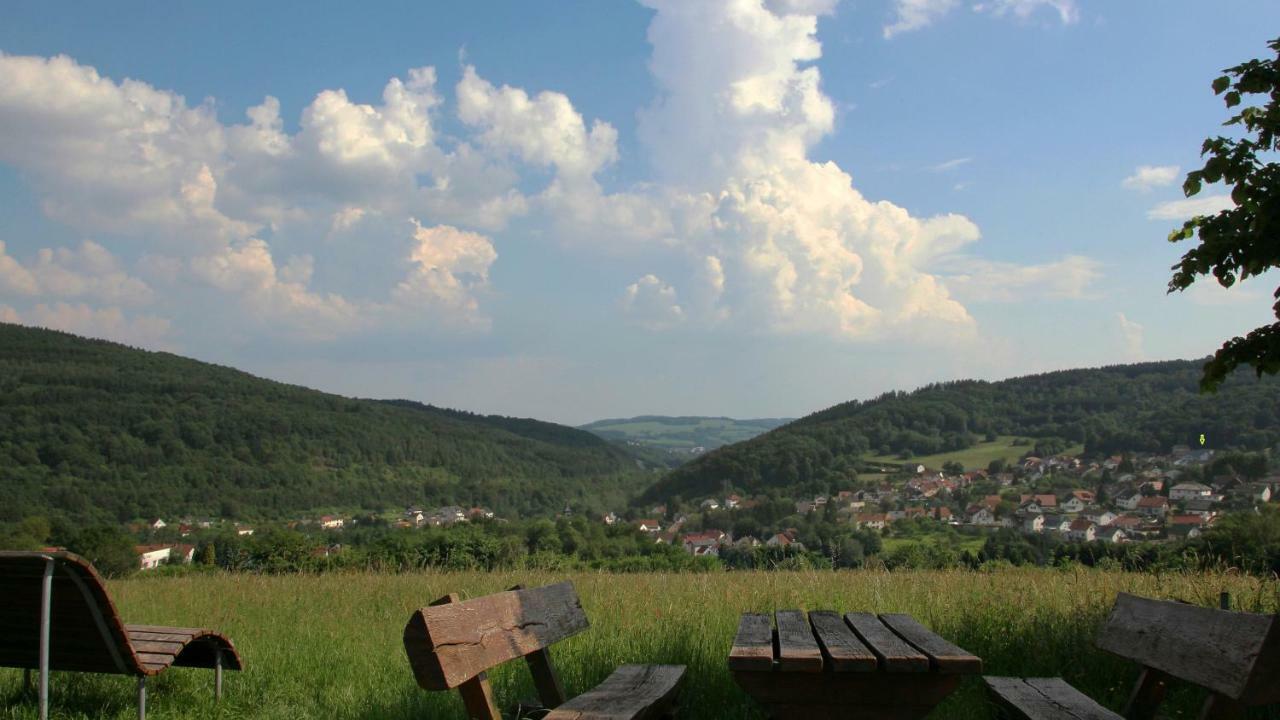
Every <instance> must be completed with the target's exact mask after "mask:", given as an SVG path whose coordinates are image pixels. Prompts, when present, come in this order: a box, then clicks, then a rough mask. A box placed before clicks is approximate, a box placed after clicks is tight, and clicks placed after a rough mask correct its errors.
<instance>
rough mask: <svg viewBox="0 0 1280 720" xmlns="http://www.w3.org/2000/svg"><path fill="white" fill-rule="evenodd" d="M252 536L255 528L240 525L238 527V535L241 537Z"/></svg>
mask: <svg viewBox="0 0 1280 720" xmlns="http://www.w3.org/2000/svg"><path fill="white" fill-rule="evenodd" d="M252 534H253V528H251V527H249V526H248V525H239V524H237V525H236V535H240V536H242V537H243V536H245V535H252Z"/></svg>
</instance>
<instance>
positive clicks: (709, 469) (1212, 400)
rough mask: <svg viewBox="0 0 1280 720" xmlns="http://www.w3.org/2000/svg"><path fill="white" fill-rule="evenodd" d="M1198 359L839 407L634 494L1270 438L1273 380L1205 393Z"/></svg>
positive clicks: (1279, 407)
mask: <svg viewBox="0 0 1280 720" xmlns="http://www.w3.org/2000/svg"><path fill="white" fill-rule="evenodd" d="M1201 365H1202V361H1189V360H1178V361H1169V362H1156V363H1142V364H1137V365H1117V366H1111V367H1104V368H1096V369H1084V370H1064V371H1061V372H1053V373H1045V374H1041V375H1030V376H1026V377H1020V378H1014V379H1010V380H1003V381H1000V382H994V383H992V382H981V381H961V382H951V383H942V384H935V385H929V386H927V387H924V388H921V389H919V390H916V391H914V392H910V393H906V392H891V393H886V394H885V395H882V396H880V397H878V398H875V399H874V400H868V401H865V402H862V401H854V402H847V403H843V404H841V405H836V406H834V407H831V408H828V409H826V410H823V411H821V412H817V413H814V414H812V415H809V416H807V417H804V418H801V419H800V420H797V421H795V422H793V423H791V424H789V425H785V426H783V427H781V428H778V429H777V430H774V431H773V432H770V433H769V434H767V435H762V436H760V437H757V438H754V439H752V440H748V441H746V442H743V443H739V444H737V445H731V446H728V447H724V448H721V449H719V450H717V451H715V452H711V453H708V454H707V455H704V456H702V457H700V458H698V459H696V460H694V461H692V462H689V463H686V464H685V465H683V466H681V467H680V468H678V469H676V470H674V471H672V472H671V473H669V474H667V475H666V476H665V477H664V478H663V479H662V480H660V481H659V482H658V483H657V484H656V485H655V486H654V487H652V488H651V489H650V490H649V491H648V492H647V493H646V495H645V498H644V499H646V500H651V499H655V498H667V497H671V496H674V495H681V496H683V497H684V498H686V499H688V498H695V497H699V496H703V495H707V494H710V493H713V492H716V491H718V490H719V489H720V488H722V487H723V485H724V483H725V482H729V483H730V484H731V485H733V486H734V487H736V488H738V489H739V490H741V491H746V492H760V491H765V490H768V489H777V490H779V491H782V490H789V491H796V492H805V493H808V492H822V491H824V490H831V489H835V488H836V487H837V486H841V485H847V484H848V482H849V481H850V479H851V478H853V477H855V476H856V473H857V471H858V469H859V467H861V465H862V463H863V461H864V460H871V459H872V458H880V459H883V458H889V457H891V458H902V459H905V458H915V457H921V456H926V457H938V456H941V454H944V453H955V452H956V451H963V450H966V449H971V448H976V447H979V446H980V445H982V444H983V443H996V444H998V443H999V442H1000V439H1001V438H1002V437H1003V436H1018V437H1022V438H1031V439H1032V440H1034V441H1035V442H1034V443H1033V444H1032V445H1029V446H1027V447H1025V448H1023V451H1022V453H1018V455H1021V454H1023V453H1025V452H1027V451H1030V450H1035V451H1037V452H1042V453H1055V452H1062V451H1065V450H1068V449H1070V448H1072V447H1073V446H1083V448H1084V450H1085V451H1086V452H1092V453H1114V452H1123V451H1168V450H1169V449H1170V447H1171V446H1173V445H1175V444H1188V445H1198V444H1199V438H1200V435H1201V434H1202V433H1203V434H1204V435H1205V441H1206V446H1207V447H1211V448H1219V449H1225V448H1242V449H1261V448H1267V447H1272V446H1274V445H1276V443H1278V442H1280V378H1277V377H1267V378H1264V379H1261V380H1260V379H1258V378H1257V377H1255V376H1254V375H1253V374H1252V373H1246V372H1243V371H1242V372H1240V373H1237V374H1236V375H1234V376H1233V377H1231V378H1229V379H1228V381H1227V382H1226V383H1224V384H1223V386H1222V388H1221V389H1220V390H1219V392H1218V393H1217V394H1212V395H1201V394H1200V393H1199V391H1198V382H1199V379H1200V373H1201ZM985 449H989V448H985ZM1003 452H1004V451H1003V450H1001V451H1000V453H1001V454H1003ZM981 454H982V453H973V454H971V457H977V456H978V455H981Z"/></svg>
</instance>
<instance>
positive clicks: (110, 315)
mask: <svg viewBox="0 0 1280 720" xmlns="http://www.w3.org/2000/svg"><path fill="white" fill-rule="evenodd" d="M0 322H10V323H19V324H22V325H30V326H33V327H44V328H50V329H53V330H62V331H64V332H69V333H75V334H77V335H86V336H88V337H95V338H102V339H104V340H114V341H116V342H120V343H125V344H127V345H134V346H138V347H144V348H150V349H153V350H167V349H170V348H171V346H170V345H169V343H168V341H167V336H168V334H169V327H170V323H169V321H168V320H166V319H164V318H160V317H156V316H154V315H135V316H132V317H130V316H128V315H126V314H125V312H124V311H123V310H121V309H120V308H118V307H101V308H95V307H91V306H89V305H87V304H84V303H65V302H58V303H54V304H52V305H46V304H44V303H41V304H38V305H36V306H35V307H34V308H32V309H31V310H30V311H28V312H25V313H20V312H18V311H17V310H15V309H14V308H12V307H9V306H7V305H0Z"/></svg>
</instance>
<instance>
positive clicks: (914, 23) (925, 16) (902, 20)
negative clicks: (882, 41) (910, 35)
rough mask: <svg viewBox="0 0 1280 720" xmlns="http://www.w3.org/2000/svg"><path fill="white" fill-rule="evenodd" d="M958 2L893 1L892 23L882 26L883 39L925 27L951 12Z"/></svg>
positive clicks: (936, 0)
mask: <svg viewBox="0 0 1280 720" xmlns="http://www.w3.org/2000/svg"><path fill="white" fill-rule="evenodd" d="M959 4H960V3H959V0H895V1H894V4H893V11H894V21H893V22H892V23H890V24H888V25H885V26H884V36H885V38H886V39H887V38H892V37H893V36H894V35H897V34H899V33H904V32H910V31H912V30H919V29H920V28H923V27H927V26H929V25H931V24H933V22H934V21H935V20H937V19H939V18H941V17H942V16H943V15H946V14H947V13H949V12H951V11H952V10H953V9H955V7H956V6H957V5H959Z"/></svg>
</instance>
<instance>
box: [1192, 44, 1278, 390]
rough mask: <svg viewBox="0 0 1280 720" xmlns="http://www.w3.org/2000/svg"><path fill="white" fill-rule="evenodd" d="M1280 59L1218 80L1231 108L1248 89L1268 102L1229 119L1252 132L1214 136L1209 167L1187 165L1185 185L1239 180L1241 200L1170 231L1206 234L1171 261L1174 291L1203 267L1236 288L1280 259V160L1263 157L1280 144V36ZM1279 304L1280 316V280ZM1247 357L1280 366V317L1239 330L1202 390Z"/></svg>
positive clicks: (1207, 153) (1234, 196) (1235, 194)
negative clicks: (1244, 331) (1261, 156)
mask: <svg viewBox="0 0 1280 720" xmlns="http://www.w3.org/2000/svg"><path fill="white" fill-rule="evenodd" d="M1267 46H1268V47H1269V48H1271V50H1272V51H1274V52H1275V53H1276V57H1275V58H1274V59H1269V60H1250V61H1248V62H1246V63H1243V64H1240V65H1236V66H1235V67H1230V68H1227V69H1226V70H1224V71H1223V72H1225V73H1226V74H1225V75H1223V76H1221V77H1219V78H1218V79H1216V80H1214V81H1213V92H1214V94H1216V95H1222V97H1223V101H1224V102H1225V103H1226V106H1227V108H1235V107H1237V106H1240V105H1241V103H1242V102H1244V99H1245V96H1249V95H1265V96H1266V97H1267V98H1268V101H1267V103H1266V104H1265V105H1262V106H1248V107H1244V108H1242V109H1241V110H1240V111H1239V112H1236V114H1235V115H1233V116H1231V118H1230V119H1228V120H1227V121H1226V122H1225V123H1223V125H1225V126H1227V127H1231V126H1236V127H1239V128H1241V129H1243V131H1244V132H1243V135H1244V137H1241V138H1239V139H1232V138H1227V137H1222V136H1218V137H1216V138H1208V139H1207V140H1205V141H1204V145H1203V146H1202V148H1201V150H1200V155H1201V157H1207V158H1208V159H1207V160H1206V161H1205V163H1204V167H1202V168H1200V169H1199V170H1193V171H1191V172H1189V173H1187V179H1186V182H1184V183H1183V185H1182V190H1183V192H1184V193H1185V194H1186V196H1187V197H1191V196H1193V195H1197V194H1199V193H1200V191H1201V189H1203V186H1204V185H1205V184H1214V183H1218V182H1222V183H1225V184H1226V185H1229V186H1231V201H1232V202H1233V203H1234V205H1235V207H1231V208H1227V209H1225V210H1222V211H1220V212H1218V213H1217V214H1216V215H1198V216H1196V217H1193V218H1191V219H1190V220H1188V221H1186V222H1185V223H1184V224H1183V225H1182V227H1181V228H1179V229H1177V230H1174V231H1173V232H1172V233H1170V234H1169V241H1170V242H1179V241H1181V240H1186V239H1189V238H1191V237H1192V236H1193V235H1198V236H1199V240H1200V243H1199V244H1198V245H1197V246H1195V247H1193V248H1191V249H1190V250H1188V251H1187V253H1186V254H1185V255H1183V256H1182V260H1181V261H1179V262H1178V264H1176V265H1174V266H1173V267H1172V268H1171V269H1172V270H1173V271H1174V273H1173V279H1171V280H1170V281H1169V292H1170V293H1172V292H1174V291H1175V290H1177V291H1181V290H1185V289H1186V288H1188V287H1190V286H1191V284H1192V283H1194V282H1195V280H1196V277H1197V276H1200V275H1208V274H1210V273H1212V274H1213V276H1214V277H1215V278H1217V280H1218V284H1220V285H1222V286H1223V287H1226V288H1229V287H1231V286H1232V285H1234V284H1235V283H1236V281H1237V280H1243V279H1245V278H1248V277H1251V276H1255V275H1261V274H1262V273H1264V272H1266V271H1267V270H1269V269H1271V268H1274V267H1280V163H1277V162H1265V163H1264V162H1262V161H1260V160H1259V159H1258V155H1259V153H1264V154H1265V153H1269V152H1274V151H1276V150H1278V149H1280V38H1277V39H1275V40H1272V41H1271V42H1269V43H1268V44H1267ZM1274 297H1275V298H1276V303H1275V305H1273V306H1272V309H1273V310H1274V311H1275V316H1276V318H1277V319H1280V288H1277V289H1276V291H1275V294H1274ZM1241 365H1250V366H1252V367H1253V368H1254V370H1255V371H1256V372H1257V374H1258V376H1259V377H1261V376H1262V374H1263V373H1267V374H1275V373H1277V372H1280V322H1275V323H1272V324H1270V325H1264V326H1262V327H1260V328H1256V329H1254V330H1253V331H1252V332H1250V333H1249V334H1248V335H1246V336H1245V337H1236V338H1232V339H1231V340H1228V341H1227V342H1225V343H1224V344H1223V345H1222V347H1221V348H1219V349H1218V351H1217V352H1216V353H1214V355H1213V358H1212V359H1210V360H1209V362H1207V363H1206V364H1205V366H1204V373H1203V375H1202V377H1201V379H1200V387H1201V389H1202V390H1206V391H1209V390H1216V389H1217V388H1218V386H1219V385H1220V384H1221V383H1222V381H1223V380H1224V379H1226V377H1227V376H1228V375H1230V374H1231V373H1232V371H1234V370H1235V369H1236V368H1237V367H1239V366H1241Z"/></svg>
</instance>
